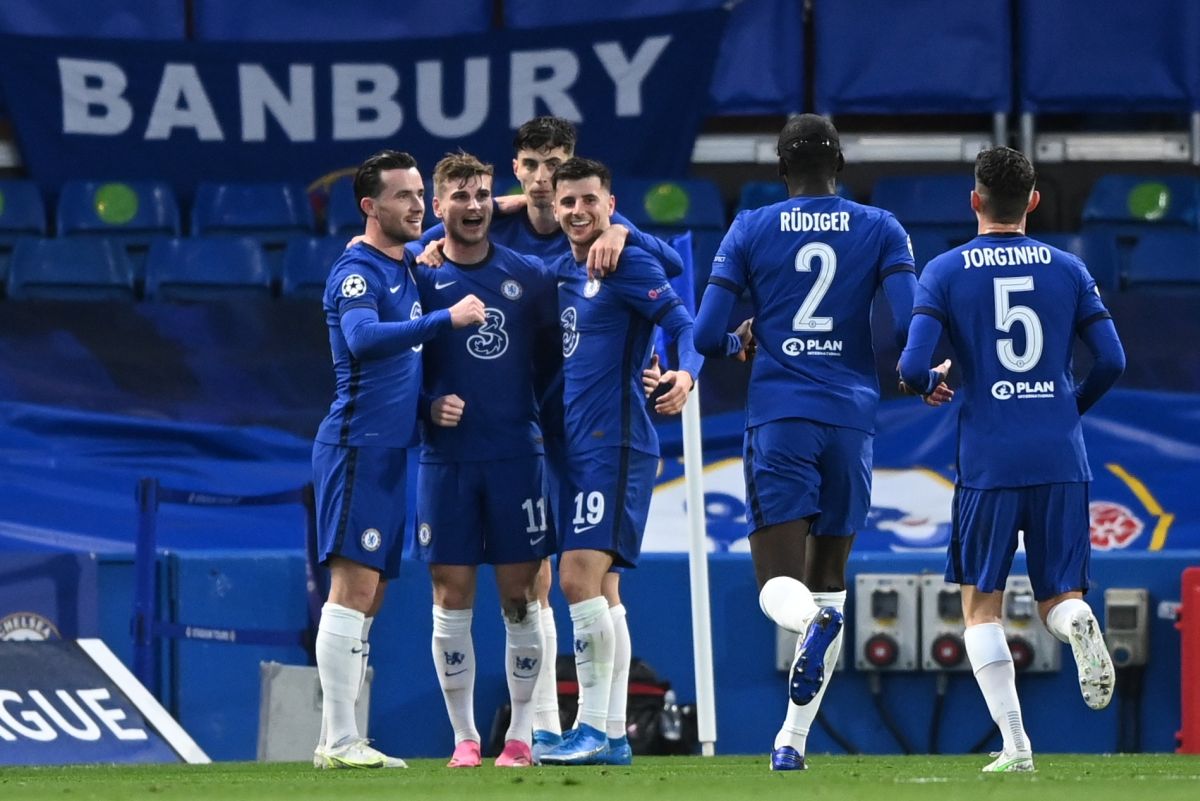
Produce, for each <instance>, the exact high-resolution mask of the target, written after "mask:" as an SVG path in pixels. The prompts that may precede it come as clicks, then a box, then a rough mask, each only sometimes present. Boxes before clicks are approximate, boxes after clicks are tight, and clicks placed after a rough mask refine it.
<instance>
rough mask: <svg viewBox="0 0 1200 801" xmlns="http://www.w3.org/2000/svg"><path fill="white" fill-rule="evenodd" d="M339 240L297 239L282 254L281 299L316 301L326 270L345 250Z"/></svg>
mask: <svg viewBox="0 0 1200 801" xmlns="http://www.w3.org/2000/svg"><path fill="white" fill-rule="evenodd" d="M346 241H347V240H346V238H345V237H343V236H324V237H316V236H298V237H295V238H293V239H292V240H291V241H290V242H288V246H287V250H285V251H284V253H283V287H282V293H283V296H284V297H296V298H308V299H316V300H320V299H321V297H322V295H324V293H325V279H326V278H328V277H329V268H330V267H331V266H333V263H334V262H335V261H337V259H338V257H339V256H341V255H342V253H343V252H344V251H345V250H346Z"/></svg>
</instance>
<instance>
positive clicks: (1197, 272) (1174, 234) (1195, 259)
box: [1121, 231, 1200, 289]
mask: <svg viewBox="0 0 1200 801" xmlns="http://www.w3.org/2000/svg"><path fill="white" fill-rule="evenodd" d="M1121 280H1122V284H1123V286H1125V287H1128V288H1131V289H1133V288H1137V287H1142V286H1147V285H1168V284H1169V285H1175V286H1179V285H1184V286H1192V287H1200V231H1154V232H1151V233H1148V234H1146V235H1145V236H1143V237H1142V238H1141V239H1140V240H1138V243H1137V244H1136V245H1134V246H1133V250H1132V251H1131V252H1130V254H1129V267H1128V269H1127V271H1126V272H1125V274H1124V275H1122V276H1121Z"/></svg>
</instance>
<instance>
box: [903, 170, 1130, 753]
mask: <svg viewBox="0 0 1200 801" xmlns="http://www.w3.org/2000/svg"><path fill="white" fill-rule="evenodd" d="M1035 178H1036V176H1035V174H1034V170H1033V166H1032V165H1031V164H1030V163H1029V160H1028V159H1027V158H1025V156H1024V155H1022V154H1021V153H1020V152H1018V151H1016V150H1013V149H1011V148H1007V147H996V148H991V149H989V150H985V151H983V152H981V153H980V154H979V155H978V157H977V158H976V160H975V191H973V192H972V193H971V208H973V209H974V210H975V214H976V216H977V217H978V219H979V235H978V236H977V237H976V238H975V239H972V240H971V241H970V242H968V243H966V244H965V245H962V246H961V247H957V248H955V249H954V250H951V251H949V252H947V253H944V254H942V255H940V256H938V257H937V258H935V259H933V260H932V261H930V262H929V264H928V265H927V266H926V267H925V270H924V272H923V273H922V275H921V281H920V286H919V288H918V290H917V296H916V301H915V303H914V308H913V319H912V326H911V328H910V330H909V336H908V346H907V348H906V349H905V351H904V353H903V355H902V356H901V360H900V371H901V376H902V380H903V383H904V386H906V387H907V388H909V389H911V390H912V391H914V392H916V393H919V394H924V393H926V392H927V391H928V388H929V387H931V386H935V385H936V384H938V383H940V382H941V381H942V380H943V379H944V378H945V375H946V371H947V370H948V367H949V363H948V362H943V363H942V364H941V365H940V366H939V367H937V368H935V369H933V370H930V369H929V364H930V362H931V359H932V356H933V351H934V348H935V347H936V345H937V341H938V337H939V336H941V334H942V332H943V330H945V331H947V332H948V333H949V339H950V343H951V345H952V346H953V347H954V351H955V354H956V356H957V359H958V364H959V368H960V370H961V372H962V387H961V389H960V391H959V397H960V398H961V400H962V403H961V408H960V409H959V413H958V425H959V429H958V432H959V433H958V459H957V464H958V477H957V481H956V484H955V492H954V507H953V533H952V535H951V539H950V545H949V551H948V554H947V560H946V580H947V581H950V582H954V583H956V584H961V585H962V605H963V618H964V620H965V622H966V626H967V628H966V633H965V640H966V648H967V657H968V658H969V659H970V661H971V667H972V669H973V670H974V672H975V679H976V682H977V683H978V684H979V688H980V690H981V691H982V692H983V697H984V700H986V701H987V706H988V711H989V712H990V713H991V716H992V719H993V720H994V721H995V722H996V725H997V726H998V727H999V729H1000V732H1001V734H1002V735H1003V738H1004V749H1003V751H1002V752H1001V753H1000V754H999V755H998V756H997V758H996V759H995V760H994V761H993V762H991V763H990V764H988V765H987V766H986V767H984V768H983V770H984V771H986V772H1027V771H1032V770H1034V764H1033V748H1032V746H1031V744H1030V742H1029V738H1028V736H1027V735H1026V733H1025V728H1024V724H1023V722H1022V720H1021V707H1020V703H1019V701H1018V699H1017V688H1016V682H1015V677H1014V676H1015V674H1014V669H1013V661H1012V654H1011V653H1010V651H1009V648H1008V642H1007V640H1006V639H1005V636H1004V629H1003V627H1002V626H1001V622H1000V621H1001V602H1002V600H1003V595H1004V585H1005V582H1006V580H1007V578H1008V572H1009V569H1010V568H1011V566H1012V559H1013V554H1014V553H1015V552H1016V549H1017V532H1018V531H1021V532H1023V542H1024V546H1025V556H1026V563H1027V566H1028V569H1029V579H1030V582H1031V583H1032V585H1033V591H1034V596H1035V597H1036V598H1037V601H1038V611H1039V613H1040V614H1041V617H1042V620H1043V621H1044V622H1045V624H1046V628H1048V629H1049V630H1050V631H1051V633H1053V634H1054V636H1055V637H1057V638H1058V639H1060V640H1062V641H1063V642H1065V643H1068V644H1069V645H1070V646H1071V652H1072V654H1073V655H1074V657H1075V663H1076V668H1077V671H1078V677H1079V684H1080V689H1081V691H1082V693H1083V699H1084V701H1085V702H1086V703H1087V705H1088V706H1089V707H1091V708H1092V709H1103V708H1104V707H1106V706H1107V705H1108V702H1109V700H1110V699H1111V698H1112V692H1113V683H1114V678H1115V677H1114V674H1113V666H1112V661H1111V659H1110V658H1109V655H1108V649H1107V647H1106V646H1105V644H1104V639H1103V636H1102V634H1101V631H1100V626H1099V625H1098V623H1097V621H1096V617H1095V615H1093V614H1092V611H1091V609H1090V607H1089V606H1088V605H1087V603H1086V602H1085V601H1084V600H1083V594H1084V593H1085V592H1087V589H1088V584H1089V576H1088V568H1089V560H1090V554H1091V540H1090V534H1089V531H1090V525H1089V520H1088V484H1089V482H1090V481H1091V479H1092V474H1091V470H1090V468H1089V467H1088V462H1087V453H1086V451H1085V449H1084V444H1083V432H1082V427H1081V423H1080V416H1081V415H1082V414H1083V413H1084V412H1086V411H1087V410H1088V409H1089V408H1090V407H1091V406H1092V405H1093V404H1094V403H1095V402H1096V401H1097V400H1099V399H1100V397H1101V396H1102V395H1103V394H1104V393H1105V392H1106V391H1108V389H1109V388H1110V387H1111V386H1112V385H1113V383H1115V382H1116V380H1117V378H1118V377H1120V375H1121V373H1122V371H1123V370H1124V369H1125V353H1124V350H1123V349H1122V347H1121V341H1120V339H1119V338H1118V337H1117V331H1116V328H1115V327H1114V326H1113V322H1112V318H1111V317H1110V315H1109V313H1108V310H1107V309H1106V308H1105V307H1104V303H1103V302H1102V301H1101V300H1100V294H1099V292H1098V291H1097V290H1096V282H1095V281H1093V280H1092V277H1091V276H1090V275H1089V274H1088V271H1087V268H1086V267H1085V266H1084V264H1083V262H1081V261H1080V260H1079V259H1078V258H1076V257H1075V256H1073V255H1071V254H1070V253H1065V252H1063V251H1061V250H1058V249H1057V248H1052V247H1050V246H1048V245H1045V244H1043V243H1041V242H1039V241H1037V240H1036V239H1033V238H1030V237H1028V236H1026V235H1025V219H1026V215H1027V214H1028V213H1029V212H1031V211H1033V210H1034V209H1035V208H1036V207H1037V205H1038V201H1039V199H1040V196H1039V194H1038V192H1037V190H1035V189H1034V185H1035ZM1076 336H1078V337H1080V338H1081V339H1082V340H1083V341H1084V343H1086V345H1087V347H1088V349H1089V350H1090V351H1091V353H1092V356H1093V357H1094V362H1093V365H1092V368H1091V370H1090V372H1089V373H1088V375H1087V377H1086V378H1085V379H1084V380H1083V382H1082V383H1080V384H1076V382H1075V380H1074V377H1073V375H1072V371H1071V353H1072V345H1073V343H1074V340H1075V337H1076Z"/></svg>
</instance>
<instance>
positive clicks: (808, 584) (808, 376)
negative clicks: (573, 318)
mask: <svg viewBox="0 0 1200 801" xmlns="http://www.w3.org/2000/svg"><path fill="white" fill-rule="evenodd" d="M778 153H779V171H780V174H781V175H782V176H783V178H784V180H785V181H786V183H787V187H788V195H789V198H788V199H787V200H785V201H782V202H779V203H775V204H772V205H769V206H765V207H763V208H760V209H754V210H749V211H743V212H741V213H740V214H738V216H737V217H736V218H735V219H734V221H733V224H732V225H731V226H730V229H729V231H728V233H727V234H726V235H725V238H724V240H723V241H722V242H721V246H720V247H719V248H718V250H717V254H716V256H715V257H714V260H713V267H712V274H711V277H710V278H709V284H708V287H707V288H706V290H705V293H704V297H703V300H702V302H701V304H700V311H699V313H698V314H697V320H696V345H697V347H698V348H699V350H700V351H701V352H702V353H704V354H705V355H708V356H726V357H734V358H741V359H746V358H749V357H751V356H754V359H753V367H752V370H751V375H750V387H749V393H748V396H747V404H746V434H745V442H744V456H743V459H744V468H745V475H746V496H747V500H746V505H747V507H748V509H749V510H750V552H751V555H752V557H753V560H754V569H755V574H756V577H757V579H758V586H759V590H760V594H759V606H760V608H761V609H762V611H763V612H764V613H765V614H766V615H767V617H769V618H770V619H771V620H773V621H774V622H775V623H776V624H778V625H780V626H782V627H783V628H785V629H787V630H789V631H792V632H795V633H797V634H799V635H800V637H799V638H798V641H797V651H796V657H795V661H794V663H793V667H792V671H791V677H790V682H789V703H788V711H787V716H786V718H785V720H784V723H783V726H782V727H781V728H780V730H779V732H778V733H777V735H776V737H775V743H774V748H773V751H772V755H771V769H772V770H804V769H805V768H806V767H807V765H806V763H805V760H804V753H805V745H806V743H807V737H808V732H809V729H810V727H811V726H812V722H813V720H814V719H815V717H816V713H817V709H818V707H819V705H820V702H821V698H822V696H823V695H824V692H825V689H826V687H828V684H829V678H830V676H831V674H832V672H833V671H832V666H833V664H834V663H836V661H837V657H838V652H839V651H840V649H841V639H842V611H843V608H844V604H845V600H846V561H847V559H848V557H849V555H850V547H851V544H852V543H853V541H854V535H855V533H856V532H857V531H858V530H859V529H860V528H861V527H862V526H863V524H864V523H865V522H866V515H867V511H868V509H869V507H870V497H871V463H872V437H873V432H874V424H875V408H876V405H877V404H878V401H879V382H878V378H877V376H876V372H875V356H874V352H873V348H872V341H871V303H872V299H873V298H874V297H875V293H876V289H877V288H878V287H879V286H880V285H882V286H883V289H884V292H885V293H886V295H887V298H888V305H889V306H890V308H891V312H892V318H893V326H894V329H895V334H896V337H897V340H898V341H899V340H902V338H903V336H904V334H905V331H906V329H907V327H908V321H909V316H910V314H911V309H912V298H913V293H914V291H915V288H916V277H915V273H914V268H913V258H912V252H911V249H910V247H909V243H908V237H907V235H906V234H905V232H904V229H903V228H902V227H901V226H900V223H898V222H897V221H896V219H895V218H894V217H893V216H892V215H891V214H890V213H888V212H886V211H883V210H882V209H877V208H873V207H871V206H864V205H861V204H858V203H854V202H853V201H849V200H845V199H843V198H840V197H838V196H837V195H836V194H835V193H834V191H835V181H836V175H837V172H838V171H839V170H840V169H841V167H842V164H843V159H842V154H841V148H840V145H839V140H838V133H837V130H836V129H835V128H834V127H833V125H832V124H831V123H830V122H829V121H828V120H826V119H825V118H823V117H819V116H817V115H815V114H803V115H800V116H798V117H795V118H793V119H792V120H789V121H788V123H787V124H786V125H785V126H784V128H783V130H782V131H781V132H780V134H779V141H778ZM743 290H749V292H750V297H751V299H752V302H753V306H754V317H753V319H752V320H748V321H746V323H743V324H742V325H741V326H739V327H738V328H737V330H736V331H735V332H734V333H727V332H726V327H727V324H728V320H729V315H730V314H731V312H732V310H733V305H734V302H735V300H736V299H737V298H738V296H739V295H740V294H741V293H742V291H743ZM938 391H939V392H943V391H946V390H945V388H944V387H942V388H941V389H940V390H938Z"/></svg>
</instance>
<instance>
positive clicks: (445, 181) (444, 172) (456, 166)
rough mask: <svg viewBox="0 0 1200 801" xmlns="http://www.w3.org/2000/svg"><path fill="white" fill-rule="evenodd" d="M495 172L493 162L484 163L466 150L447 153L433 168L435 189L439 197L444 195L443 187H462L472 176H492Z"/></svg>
mask: <svg viewBox="0 0 1200 801" xmlns="http://www.w3.org/2000/svg"><path fill="white" fill-rule="evenodd" d="M495 172H496V170H495V168H494V167H493V166H492V165H491V164H484V163H483V162H482V161H480V160H479V159H477V158H475V156H472V155H471V154H470V153H467V152H465V151H462V150H460V151H458V152H457V153H447V154H446V155H445V156H444V157H443V158H442V160H441V161H439V162H438V163H437V166H436V167H434V168H433V191H434V193H436V194H437V196H438V197H442V196H443V194H444V190H443V187H449V186H450V185H451V184H454V185H457V186H459V187H462V186H464V185H465V184H466V183H467V181H469V180H471V179H472V178H476V177H479V176H481V175H487V176H491V175H494V174H495Z"/></svg>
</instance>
